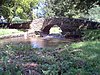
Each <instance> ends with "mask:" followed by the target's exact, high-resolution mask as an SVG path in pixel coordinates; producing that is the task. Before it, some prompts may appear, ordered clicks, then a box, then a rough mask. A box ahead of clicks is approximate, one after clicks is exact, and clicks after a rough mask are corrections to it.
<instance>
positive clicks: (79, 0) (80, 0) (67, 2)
mask: <svg viewBox="0 0 100 75" xmlns="http://www.w3.org/2000/svg"><path fill="white" fill-rule="evenodd" d="M98 2H99V0H46V5H47V6H46V7H47V8H46V14H47V16H49V17H54V16H55V17H73V16H78V15H79V16H80V15H81V13H84V14H87V13H88V10H89V9H90V8H92V7H93V6H94V5H95V4H97V3H98Z"/></svg>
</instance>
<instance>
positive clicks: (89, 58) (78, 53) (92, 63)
mask: <svg viewBox="0 0 100 75" xmlns="http://www.w3.org/2000/svg"><path fill="white" fill-rule="evenodd" d="M0 50H1V51H0V59H1V61H2V62H4V65H6V68H5V71H6V72H9V74H11V73H13V72H12V70H13V71H14V75H17V74H18V73H19V75H22V74H24V72H23V71H24V67H25V66H24V65H23V64H25V63H35V64H37V65H38V66H37V67H33V69H32V67H31V66H28V67H25V69H27V70H29V71H30V74H27V75H31V73H32V72H31V71H32V70H34V71H36V72H38V73H39V74H42V75H99V74H100V41H84V42H77V43H72V44H70V45H67V44H66V45H60V46H58V47H57V48H50V49H47V48H45V49H44V48H43V49H33V48H32V47H31V46H30V45H29V44H27V45H22V44H19V45H14V44H11V43H10V44H7V45H5V47H3V48H0ZM15 58H16V59H15ZM9 60H10V61H13V62H10V65H11V64H13V63H14V67H15V68H12V67H9V62H8V61H9ZM4 65H1V66H0V68H3V67H4ZM16 65H20V68H18V66H17V68H16ZM8 68H9V69H8ZM16 69H17V70H16ZM2 72H4V70H2ZM5 75H7V74H5Z"/></svg>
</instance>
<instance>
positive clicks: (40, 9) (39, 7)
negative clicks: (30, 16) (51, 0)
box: [33, 1, 45, 17]
mask: <svg viewBox="0 0 100 75" xmlns="http://www.w3.org/2000/svg"><path fill="white" fill-rule="evenodd" d="M44 7H45V4H44V2H41V1H40V2H39V3H38V5H37V6H36V7H35V8H33V13H34V14H35V15H37V16H38V17H42V16H44V14H45V11H44Z"/></svg>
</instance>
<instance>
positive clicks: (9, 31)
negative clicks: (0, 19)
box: [0, 29, 23, 36]
mask: <svg viewBox="0 0 100 75" xmlns="http://www.w3.org/2000/svg"><path fill="white" fill-rule="evenodd" d="M20 32H23V31H20V30H17V29H0V36H1V35H9V34H14V33H20Z"/></svg>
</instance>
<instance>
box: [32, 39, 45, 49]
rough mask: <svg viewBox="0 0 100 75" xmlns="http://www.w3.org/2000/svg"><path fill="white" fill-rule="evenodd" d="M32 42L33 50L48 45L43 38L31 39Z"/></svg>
mask: <svg viewBox="0 0 100 75" xmlns="http://www.w3.org/2000/svg"><path fill="white" fill-rule="evenodd" d="M30 42H31V45H32V47H33V48H43V47H44V46H45V43H46V42H45V41H44V40H42V39H41V38H30Z"/></svg>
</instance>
